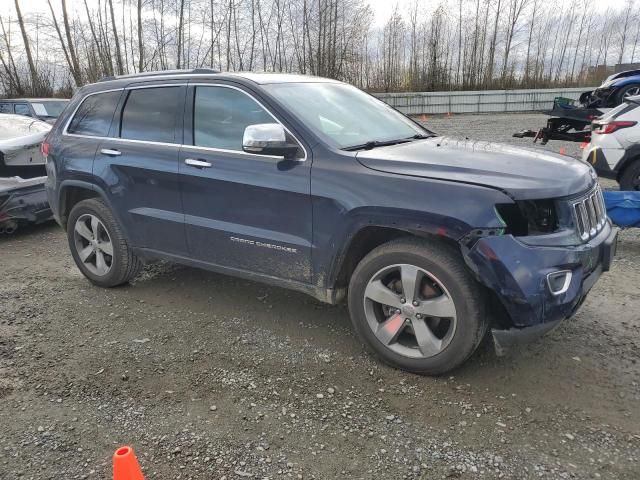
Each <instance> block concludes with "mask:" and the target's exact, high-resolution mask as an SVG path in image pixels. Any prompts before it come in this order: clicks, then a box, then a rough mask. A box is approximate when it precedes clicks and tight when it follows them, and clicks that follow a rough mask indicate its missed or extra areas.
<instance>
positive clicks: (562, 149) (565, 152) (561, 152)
mask: <svg viewBox="0 0 640 480" xmlns="http://www.w3.org/2000/svg"><path fill="white" fill-rule="evenodd" d="M566 154H567V149H566V148H564V147H560V155H566Z"/></svg>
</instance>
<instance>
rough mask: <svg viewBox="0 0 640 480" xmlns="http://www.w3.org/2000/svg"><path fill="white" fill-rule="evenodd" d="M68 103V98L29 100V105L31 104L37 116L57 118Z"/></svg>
mask: <svg viewBox="0 0 640 480" xmlns="http://www.w3.org/2000/svg"><path fill="white" fill-rule="evenodd" d="M68 103H69V101H68V100H46V101H39V102H31V106H33V111H34V112H36V115H38V116H39V117H54V118H57V117H59V116H60V114H61V113H62V111H63V110H64V109H65V107H66V106H67V104H68Z"/></svg>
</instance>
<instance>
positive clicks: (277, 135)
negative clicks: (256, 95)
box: [242, 123, 298, 159]
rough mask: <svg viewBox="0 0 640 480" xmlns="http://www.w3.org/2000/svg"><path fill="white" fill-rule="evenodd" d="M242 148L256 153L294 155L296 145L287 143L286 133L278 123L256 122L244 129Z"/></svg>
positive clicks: (291, 156) (289, 156)
mask: <svg viewBox="0 0 640 480" xmlns="http://www.w3.org/2000/svg"><path fill="white" fill-rule="evenodd" d="M242 149H243V150H244V151H245V152H247V153H256V154H258V155H275V156H279V157H285V158H287V159H290V158H293V157H295V155H296V153H297V151H298V145H296V144H292V143H287V134H286V132H285V130H284V127H283V126H282V125H280V124H279V123H258V124H256V125H249V126H248V127H247V128H245V129H244V135H243V137H242Z"/></svg>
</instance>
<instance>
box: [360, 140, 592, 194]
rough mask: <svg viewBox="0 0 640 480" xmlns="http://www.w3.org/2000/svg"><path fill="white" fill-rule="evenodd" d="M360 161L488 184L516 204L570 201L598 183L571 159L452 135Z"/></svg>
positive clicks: (371, 153)
mask: <svg viewBox="0 0 640 480" xmlns="http://www.w3.org/2000/svg"><path fill="white" fill-rule="evenodd" d="M356 158H357V159H358V161H359V162H360V163H361V164H362V165H364V166H365V167H367V168H371V169H373V170H378V171H381V172H388V173H395V174H398V175H411V176H417V177H425V178H434V179H440V180H448V181H455V182H463V183H470V184H475V185H484V186H488V187H491V188H495V189H498V190H501V191H504V192H505V193H507V194H508V195H510V196H511V197H513V198H514V199H516V200H528V199H543V198H556V197H565V196H569V195H572V194H575V193H579V192H582V191H584V190H586V189H588V188H589V187H590V186H591V185H592V184H593V183H594V181H595V173H594V172H593V170H592V168H591V167H590V166H589V165H587V164H586V163H584V162H581V161H579V160H575V159H573V158H571V157H567V156H564V155H557V154H554V153H550V152H545V151H541V150H536V149H532V148H520V147H514V146H512V145H506V144H500V143H491V142H480V141H473V140H457V139H453V138H449V137H433V138H428V139H425V140H416V141H412V142H408V143H401V144H398V145H392V146H388V147H379V148H375V149H372V150H365V151H360V152H358V154H357V156H356Z"/></svg>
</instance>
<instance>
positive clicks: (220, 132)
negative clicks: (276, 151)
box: [193, 87, 275, 151]
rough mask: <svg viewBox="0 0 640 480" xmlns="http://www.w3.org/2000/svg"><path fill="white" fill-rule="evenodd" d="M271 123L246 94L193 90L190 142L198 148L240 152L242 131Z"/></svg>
mask: <svg viewBox="0 0 640 480" xmlns="http://www.w3.org/2000/svg"><path fill="white" fill-rule="evenodd" d="M274 122H275V120H274V119H273V117H272V116H271V115H269V114H268V113H267V112H266V111H265V110H264V109H263V108H262V107H261V106H260V105H259V104H258V103H257V102H256V101H255V100H253V99H252V98H251V97H249V96H248V95H247V94H245V93H242V92H240V91H238V90H235V89H233V88H226V87H197V88H196V95H195V99H194V106H193V140H194V142H193V143H194V145H196V146H198V147H209V148H220V149H224V150H239V151H242V137H243V135H244V129H245V128H247V127H248V126H249V125H254V124H258V123H274Z"/></svg>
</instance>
